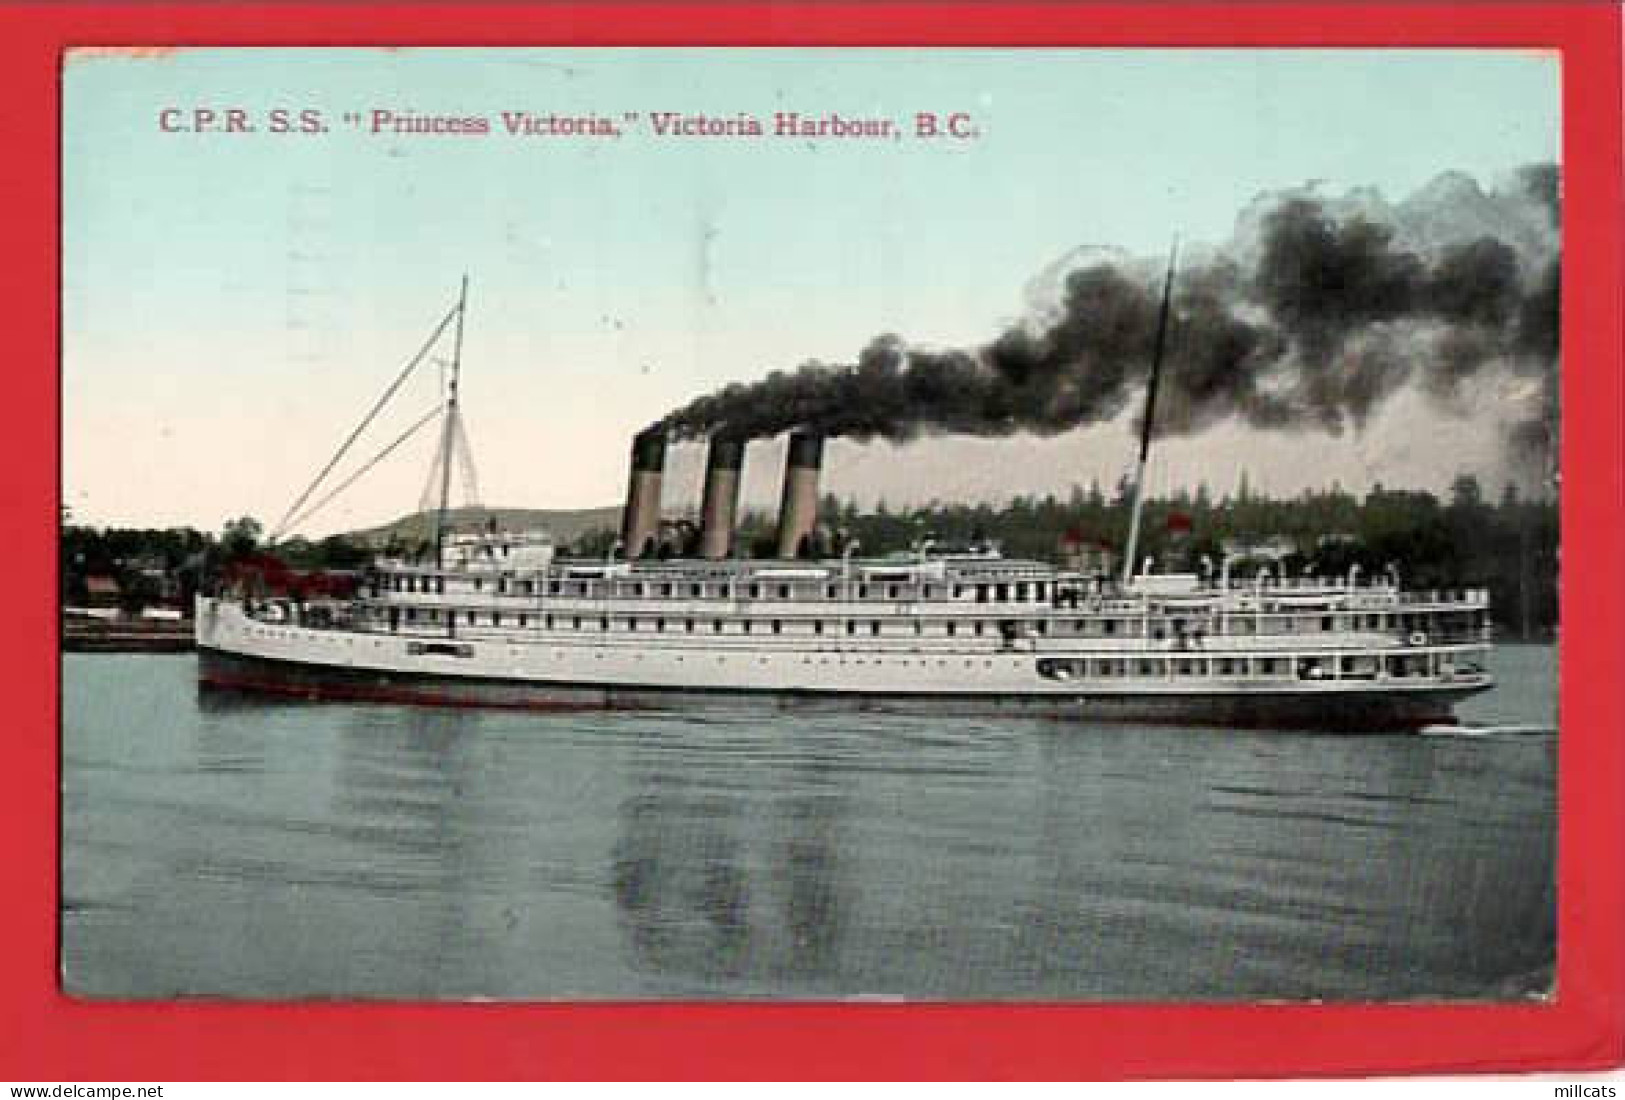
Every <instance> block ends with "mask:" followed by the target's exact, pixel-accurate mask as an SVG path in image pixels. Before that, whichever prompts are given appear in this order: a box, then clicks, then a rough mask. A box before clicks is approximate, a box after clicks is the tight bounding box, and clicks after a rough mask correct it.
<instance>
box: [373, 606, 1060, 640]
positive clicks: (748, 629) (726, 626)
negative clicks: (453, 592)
mask: <svg viewBox="0 0 1625 1100" xmlns="http://www.w3.org/2000/svg"><path fill="white" fill-rule="evenodd" d="M388 621H389V623H390V625H391V626H396V625H398V624H399V623H401V622H405V623H411V624H420V623H428V624H439V623H442V622H444V623H446V624H447V625H449V626H465V627H478V626H497V627H500V626H505V625H508V626H519V627H532V626H539V627H541V628H542V629H544V630H554V629H566V628H567V629H570V630H583V629H587V630H592V629H596V630H598V631H599V632H600V633H604V632H608V631H611V630H617V629H624V630H629V631H637V630H640V629H646V630H652V631H655V632H657V633H660V632H665V631H682V632H683V633H687V634H693V633H695V632H696V631H704V630H709V631H710V632H711V633H713V634H722V633H726V632H730V631H731V630H732V629H734V628H737V629H738V632H739V633H741V634H750V633H752V631H753V628H754V627H760V628H765V629H766V630H767V631H768V632H769V633H773V634H783V633H785V626H786V623H785V621H784V620H783V619H767V620H751V619H709V620H698V619H691V618H689V619H666V618H661V617H656V618H653V619H640V618H638V617H636V616H630V617H627V618H611V617H609V616H607V615H603V616H598V617H597V618H594V617H592V616H585V617H584V616H581V615H551V614H548V615H526V614H520V615H514V614H511V613H509V614H506V615H505V614H504V613H502V612H500V611H492V612H487V613H484V614H482V613H480V612H478V611H463V612H458V611H448V612H445V613H444V616H442V613H441V612H439V611H436V610H432V609H428V610H422V611H420V610H419V609H417V608H410V607H409V608H406V609H405V612H404V614H402V615H401V616H400V618H399V619H397V618H396V617H395V616H394V615H391V616H389V617H388ZM843 623H844V625H845V631H846V633H848V634H858V633H860V632H866V633H868V634H870V635H879V634H880V633H882V631H884V632H885V633H888V634H891V633H898V632H899V626H900V625H901V624H896V623H882V622H881V621H880V620H879V619H870V620H868V621H867V622H864V621H861V620H858V619H845V620H831V621H825V620H822V619H815V620H813V621H812V622H811V623H794V624H790V625H792V626H810V628H811V631H810V632H811V633H812V634H815V635H816V634H824V633H826V631H827V632H828V633H831V634H835V633H839V632H840V630H841V627H842V624H843ZM912 625H913V630H912V631H910V633H914V634H922V633H924V627H923V624H922V623H921V622H919V621H918V620H916V621H914V622H913V624H912ZM1033 626H1034V629H1035V631H1036V632H1037V633H1039V634H1043V633H1047V631H1046V629H1045V628H1046V627H1047V626H1048V624H1047V623H1042V622H1040V623H1035V624H1033ZM946 627H947V630H946V633H947V634H948V636H949V637H954V636H955V635H957V634H958V633H959V628H960V627H963V628H964V629H965V632H966V633H968V634H973V635H975V636H977V637H981V636H982V635H984V634H987V633H990V632H991V631H993V630H994V629H999V630H1000V631H1002V632H1004V633H1006V634H1011V635H1013V634H1014V633H1015V630H1016V627H1015V624H1014V623H1009V622H1004V623H991V622H980V621H979V622H969V623H954V622H950V623H947V624H946ZM799 632H800V633H807V631H805V630H803V631H799Z"/></svg>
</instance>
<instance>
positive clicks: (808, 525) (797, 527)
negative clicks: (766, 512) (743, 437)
mask: <svg viewBox="0 0 1625 1100" xmlns="http://www.w3.org/2000/svg"><path fill="white" fill-rule="evenodd" d="M823 464H824V437H823V436H821V435H815V434H813V433H812V432H791V433H790V451H789V454H788V455H787V456H786V458H785V463H784V496H783V497H782V498H780V501H779V547H778V554H779V557H781V558H798V557H806V556H808V554H809V552H810V550H811V546H810V543H811V541H812V534H813V527H814V526H815V525H816V524H817V522H818V472H819V468H820V467H821V466H822V465H823Z"/></svg>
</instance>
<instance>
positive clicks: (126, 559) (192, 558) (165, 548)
mask: <svg viewBox="0 0 1625 1100" xmlns="http://www.w3.org/2000/svg"><path fill="white" fill-rule="evenodd" d="M263 539H264V529H263V527H262V526H261V524H260V523H259V521H258V520H255V519H253V518H252V517H248V516H244V517H242V518H240V519H235V520H232V521H230V522H228V523H227V524H226V525H225V526H224V527H223V528H222V529H221V531H220V532H219V533H218V534H214V533H211V532H205V531H199V530H197V529H196V528H192V527H170V528H165V529H161V530H160V529H143V528H118V527H112V528H99V527H87V526H82V525H76V524H71V523H64V524H63V526H62V539H61V557H60V575H61V585H62V587H61V598H62V601H63V602H64V603H65V604H68V605H70V606H78V605H82V604H85V603H89V602H94V601H93V598H92V595H93V594H92V579H93V578H95V579H109V580H111V581H112V582H113V584H114V586H115V587H116V591H117V601H118V604H119V605H120V606H121V607H122V608H123V609H124V610H126V611H129V612H137V611H140V610H141V609H142V608H144V607H150V606H154V605H157V604H163V603H170V604H180V605H183V606H184V605H187V604H190V602H191V598H192V595H193V593H195V592H197V591H199V590H200V589H203V588H205V587H207V586H208V585H210V584H213V583H214V582H216V581H217V580H218V579H219V578H220V576H221V575H222V574H223V573H224V572H226V571H227V570H229V569H231V568H232V567H234V566H238V565H243V564H245V563H250V562H254V561H256V560H263V559H264V556H265V555H266V553H267V551H266V549H265V547H264V545H263ZM272 553H274V556H275V558H276V559H277V560H278V561H279V562H280V563H282V564H284V565H286V566H288V567H289V568H291V569H297V570H300V571H303V572H319V571H322V570H340V569H342V570H347V569H359V568H362V567H364V566H365V565H366V564H367V563H368V562H369V561H370V560H371V558H372V552H371V551H370V550H368V549H367V548H366V547H365V546H363V545H362V544H361V543H359V542H356V541H354V540H352V539H349V538H346V537H345V536H343V535H334V536H332V537H330V538H325V539H320V540H317V541H311V540H307V539H299V538H296V539H290V540H288V541H287V542H282V543H278V544H277V546H276V548H275V550H274V551H273V552H272Z"/></svg>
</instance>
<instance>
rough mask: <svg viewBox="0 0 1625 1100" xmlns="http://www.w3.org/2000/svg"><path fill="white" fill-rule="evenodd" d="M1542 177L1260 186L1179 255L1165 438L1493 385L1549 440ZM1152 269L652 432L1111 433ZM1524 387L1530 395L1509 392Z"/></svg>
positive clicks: (1543, 169)
mask: <svg viewBox="0 0 1625 1100" xmlns="http://www.w3.org/2000/svg"><path fill="white" fill-rule="evenodd" d="M1558 186H1559V180H1558V173H1557V169H1556V167H1555V166H1552V165H1535V166H1530V167H1528V168H1526V169H1524V170H1522V171H1520V173H1519V174H1518V175H1517V177H1516V178H1515V179H1514V180H1513V181H1512V183H1511V184H1510V185H1509V186H1508V187H1506V188H1503V189H1501V190H1497V191H1491V192H1486V191H1484V190H1482V189H1481V188H1480V187H1479V186H1478V184H1477V183H1475V182H1474V181H1472V180H1471V179H1469V178H1468V177H1465V176H1462V175H1460V174H1458V173H1451V174H1447V175H1445V176H1441V177H1440V178H1439V179H1437V180H1435V181H1433V182H1432V183H1430V184H1429V185H1428V186H1427V187H1425V188H1423V189H1422V190H1421V191H1419V192H1418V193H1417V194H1416V195H1413V196H1411V197H1410V198H1409V199H1407V200H1405V201H1404V202H1403V203H1400V204H1398V205H1394V206H1390V205H1389V204H1387V203H1385V202H1384V201H1383V200H1382V199H1381V198H1380V197H1377V196H1375V195H1374V194H1373V193H1371V192H1355V193H1353V194H1351V195H1349V196H1345V197H1344V198H1342V199H1328V198H1325V197H1322V196H1320V195H1318V194H1316V193H1315V192H1313V191H1298V192H1289V193H1284V194H1276V195H1267V196H1263V197H1261V198H1260V199H1259V200H1257V201H1255V203H1254V204H1253V205H1252V206H1251V207H1250V208H1249V209H1248V210H1246V211H1244V212H1243V214H1242V216H1241V218H1240V219H1239V221H1238V230H1237V233H1236V235H1235V237H1234V238H1233V239H1232V241H1230V242H1229V243H1228V244H1227V245H1225V246H1224V247H1223V248H1220V249H1218V250H1216V251H1213V252H1211V253H1209V254H1207V255H1205V256H1199V257H1197V258H1196V259H1194V260H1192V261H1186V262H1182V264H1181V268H1180V271H1179V273H1178V276H1177V279H1176V283H1175V290H1174V302H1173V307H1174V328H1173V329H1172V331H1171V334H1170V339H1169V344H1168V353H1167V360H1166V369H1165V373H1164V382H1163V384H1164V391H1163V392H1164V393H1165V394H1166V395H1167V396H1166V399H1165V403H1164V404H1163V406H1162V408H1161V409H1159V412H1158V423H1157V430H1158V432H1159V433H1162V434H1175V433H1190V432H1197V431H1201V430H1203V429H1205V428H1208V427H1210V426H1212V425H1214V424H1217V423H1219V422H1221V421H1227V420H1228V421H1239V422H1241V423H1244V424H1247V425H1250V426H1252V427H1254V428H1261V429H1311V430H1323V431H1328V432H1341V431H1343V430H1345V429H1346V428H1347V427H1350V426H1353V427H1355V428H1359V427H1361V426H1363V425H1364V424H1365V422H1366V421H1367V420H1368V418H1369V417H1370V416H1371V415H1372V414H1373V413H1374V412H1375V411H1376V410H1377V409H1378V408H1379V407H1380V406H1381V405H1382V403H1383V402H1384V401H1385V400H1386V399H1387V398H1389V397H1390V396H1392V395H1393V394H1394V393H1395V392H1396V391H1398V390H1399V389H1401V388H1402V387H1406V386H1420V387H1421V388H1422V390H1423V391H1424V392H1425V393H1427V394H1429V395H1430V396H1432V397H1434V398H1435V399H1437V400H1438V401H1440V402H1441V403H1442V404H1444V405H1445V406H1446V407H1449V406H1450V404H1451V403H1452V402H1453V401H1455V400H1456V399H1457V397H1458V395H1459V393H1460V391H1461V388H1462V387H1463V385H1464V384H1465V383H1467V382H1468V381H1470V380H1472V379H1474V378H1475V377H1478V376H1480V375H1483V374H1485V373H1486V372H1496V373H1499V374H1504V375H1506V376H1508V377H1511V378H1514V379H1527V380H1529V381H1530V382H1532V383H1533V384H1534V385H1535V387H1536V390H1535V392H1536V394H1537V399H1536V400H1534V401H1532V402H1526V404H1530V405H1531V406H1538V407H1533V408H1532V410H1531V411H1530V415H1529V416H1528V417H1527V418H1526V419H1527V420H1528V421H1529V423H1523V422H1519V423H1518V424H1517V426H1516V427H1514V428H1513V429H1511V434H1512V436H1513V438H1514V439H1515V440H1522V441H1523V443H1525V444H1529V443H1531V441H1535V440H1539V439H1544V440H1545V441H1546V442H1547V444H1549V443H1550V441H1551V440H1552V439H1555V432H1554V428H1553V425H1552V423H1551V418H1552V417H1554V416H1555V411H1556V367H1557V302H1558V295H1557V288H1558V254H1557V251H1558V244H1557V240H1558V238H1557V223H1558ZM1158 268H1159V264H1158V263H1157V262H1156V261H1130V260H1126V259H1124V260H1104V261H1103V260H1099V259H1098V258H1097V259H1095V260H1094V261H1093V262H1089V263H1087V264H1084V265H1082V266H1078V267H1075V268H1073V269H1072V270H1070V271H1069V272H1068V273H1067V274H1066V275H1065V278H1064V281H1063V283H1062V285H1061V287H1060V288H1059V294H1058V298H1059V301H1058V302H1057V303H1055V307H1054V308H1053V309H1051V310H1050V311H1048V313H1047V315H1046V316H1044V317H1043V318H1042V319H1040V320H1034V321H1029V322H1026V323H1022V324H1018V325H1015V326H1013V327H1011V328H1009V329H1008V330H1006V331H1005V332H1003V333H1001V334H999V335H998V336H997V337H995V338H994V339H992V340H991V341H990V342H989V343H987V344H985V345H983V346H981V347H978V348H974V349H966V350H950V351H940V350H924V349H920V348H916V347H911V346H909V345H907V344H905V343H904V341H902V340H901V339H900V338H898V337H896V336H881V337H878V338H876V339H875V340H874V341H872V342H871V343H870V344H869V346H868V347H866V348H864V349H863V351H862V352H861V353H859V355H858V357H857V360H856V361H855V362H853V363H848V364H825V363H808V364H806V365H804V366H802V367H800V368H799V369H797V370H794V371H788V372H786V371H775V372H773V373H772V374H769V375H768V376H767V377H766V378H764V379H762V380H760V381H758V382H753V383H748V384H741V383H736V384H734V385H730V386H727V387H725V388H724V389H722V390H720V391H718V392H716V393H713V394H710V395H708V396H705V397H701V398H698V399H696V400H695V401H693V402H691V403H689V404H688V405H686V406H684V407H682V408H680V409H678V410H676V411H675V412H673V413H671V414H670V415H669V416H667V417H665V418H664V419H663V420H661V421H660V422H659V423H658V424H656V425H655V427H657V428H659V429H661V430H664V431H666V432H668V433H670V434H672V435H675V436H678V437H683V436H694V435H700V434H706V433H713V432H719V431H725V432H727V433H729V434H732V435H740V436H744V437H748V438H757V437H762V436H771V435H777V434H779V433H780V432H784V431H787V430H790V429H793V428H800V429H805V430H809V431H814V432H820V433H822V434H824V435H826V436H848V437H851V438H854V439H858V440H867V439H872V438H875V437H880V438H884V439H887V440H892V441H906V440H909V439H913V438H915V437H916V436H919V435H920V434H922V433H954V434H966V435H981V436H1002V435H1009V434H1012V433H1017V432H1027V433H1033V434H1037V435H1053V434H1055V433H1058V432H1064V431H1068V430H1071V429H1074V428H1078V427H1081V426H1085V425H1089V424H1095V423H1099V422H1102V421H1107V420H1110V419H1112V418H1114V417H1116V416H1118V415H1119V414H1121V413H1123V412H1124V411H1125V410H1126V409H1128V408H1129V407H1130V405H1131V402H1133V401H1134V400H1135V399H1136V397H1137V396H1138V395H1139V394H1140V393H1141V391H1142V389H1143V382H1144V378H1145V375H1146V373H1147V370H1148V367H1149V362H1148V360H1149V356H1150V350H1151V346H1152V337H1153V333H1154V330H1155V325H1156V318H1157V308H1158V299H1157V295H1158V294H1159V293H1160V274H1161V272H1160V271H1159V270H1158ZM1525 388H1526V389H1527V388H1528V387H1527V385H1526V386H1525Z"/></svg>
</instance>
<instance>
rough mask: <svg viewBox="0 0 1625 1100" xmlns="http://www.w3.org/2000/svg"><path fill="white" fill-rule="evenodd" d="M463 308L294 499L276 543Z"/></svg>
mask: <svg viewBox="0 0 1625 1100" xmlns="http://www.w3.org/2000/svg"><path fill="white" fill-rule="evenodd" d="M461 309H462V306H461V304H458V305H456V306H453V307H452V308H451V309H450V310H448V311H447V312H446V315H445V316H444V317H442V318H441V319H440V323H439V324H438V325H436V326H435V327H434V331H433V332H431V333H430V334H429V338H428V339H427V340H425V341H424V342H423V346H422V347H420V348H418V351H417V354H416V355H414V356H412V358H411V359H410V360H409V361H408V362H407V364H406V366H405V368H404V369H402V371H401V373H400V374H398V375H396V376H395V381H393V382H391V383H390V384H389V388H388V389H387V390H385V391H384V395H383V396H382V397H380V398H379V399H378V401H377V403H376V404H375V405H373V407H372V411H371V412H369V413H368V414H367V415H366V416H365V417H364V418H363V419H362V421H361V423H360V424H358V425H356V428H355V430H354V431H352V432H351V433H350V436H349V438H348V439H346V440H345V441H344V442H343V444H341V445H340V447H339V449H338V452H337V453H336V454H334V455H333V457H332V458H330V459H328V461H327V465H326V466H323V467H322V472H321V473H319V474H317V475H316V480H314V481H312V482H311V483H310V484H309V485H308V486H306V488H305V491H304V492H302V493H300V494H299V499H298V500H296V501H294V502H293V505H292V507H290V508H289V509H288V511H287V513H286V514H284V515H283V517H282V521H281V522H280V523H278V524H277V525H276V528H275V529H274V530H272V532H271V541H272V542H275V541H276V540H277V538H278V537H280V536H281V534H282V533H283V532H284V531H286V530H288V528H289V526H290V525H291V524H290V517H292V516H293V515H294V513H296V512H298V511H299V509H300V508H301V507H302V506H303V505H304V503H305V501H307V500H309V499H310V494H312V493H314V492H315V491H316V488H317V486H319V485H320V484H321V483H322V482H323V481H324V480H325V479H326V478H327V475H328V474H330V473H332V472H333V467H335V466H337V465H338V464H339V460H340V459H342V458H343V457H344V455H345V454H346V452H348V451H349V449H350V447H351V446H352V445H353V444H354V443H355V441H356V439H357V438H358V437H359V436H360V435H361V433H362V432H364V431H366V430H367V425H368V424H371V423H372V422H373V419H374V418H375V417H376V416H377V415H378V414H379V412H381V411H382V410H383V407H384V406H385V405H387V404H388V403H389V399H390V398H391V397H394V396H395V391H396V390H398V389H400V388H401V383H403V382H405V381H406V379H407V376H408V375H410V374H411V373H412V372H413V371H414V370H416V369H417V367H418V364H419V363H421V362H423V358H424V356H426V355H428V354H429V349H430V348H433V347H434V346H435V344H436V343H437V342H438V341H439V340H440V337H441V336H442V335H443V334H444V333H445V331H446V326H447V325H449V324H451V319H452V318H453V317H456V316H457V315H458V313H459V312H460V311H461ZM306 514H308V513H306ZM300 518H301V519H303V518H304V515H301V516H300Z"/></svg>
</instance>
